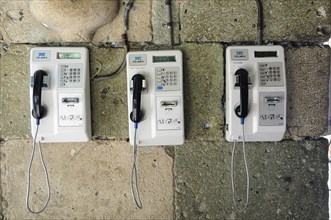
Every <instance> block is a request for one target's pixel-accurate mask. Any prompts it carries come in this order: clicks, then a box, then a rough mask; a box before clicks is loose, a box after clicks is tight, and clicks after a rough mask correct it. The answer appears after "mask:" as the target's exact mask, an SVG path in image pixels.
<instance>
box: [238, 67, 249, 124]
mask: <svg viewBox="0 0 331 220" xmlns="http://www.w3.org/2000/svg"><path fill="white" fill-rule="evenodd" d="M235 75H236V76H238V82H237V83H236V86H237V85H239V87H240V105H239V106H237V107H236V109H235V113H236V115H237V116H238V117H239V118H242V119H244V118H246V116H247V115H248V72H247V70H245V69H238V70H237V71H236V73H235Z"/></svg>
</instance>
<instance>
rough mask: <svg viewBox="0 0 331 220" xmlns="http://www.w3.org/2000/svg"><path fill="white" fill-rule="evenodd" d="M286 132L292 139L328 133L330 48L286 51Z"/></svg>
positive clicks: (290, 49) (291, 49)
mask: <svg viewBox="0 0 331 220" xmlns="http://www.w3.org/2000/svg"><path fill="white" fill-rule="evenodd" d="M285 53H286V54H285V56H286V78H287V92H288V93H287V94H288V97H287V98H288V100H287V133H286V137H287V138H291V139H296V138H298V137H305V136H311V137H314V136H321V135H325V134H327V131H328V108H329V105H328V96H329V92H328V91H329V74H330V56H331V54H330V49H329V48H320V47H299V48H298V47H297V48H287V49H286V52H285Z"/></svg>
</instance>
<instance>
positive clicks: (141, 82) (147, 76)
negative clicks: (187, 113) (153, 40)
mask: <svg viewBox="0 0 331 220" xmlns="http://www.w3.org/2000/svg"><path fill="white" fill-rule="evenodd" d="M126 60H127V62H126V63H127V94H128V118H129V137H130V143H131V145H132V146H133V163H132V169H131V178H130V185H131V192H132V195H133V198H134V201H135V203H136V206H137V207H138V208H142V202H141V200H140V196H139V190H138V183H137V181H138V177H137V176H138V175H137V167H136V158H137V146H153V145H180V144H183V143H184V101H183V61H182V60H183V58H182V52H181V51H179V50H168V51H139V52H129V53H128V54H127V57H126ZM138 127H139V129H138ZM134 182H135V183H134ZM134 185H135V187H134Z"/></svg>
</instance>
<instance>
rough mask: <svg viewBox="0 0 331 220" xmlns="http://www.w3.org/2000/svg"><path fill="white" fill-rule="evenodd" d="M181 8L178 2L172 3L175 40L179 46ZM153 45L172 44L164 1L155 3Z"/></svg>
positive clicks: (173, 1)
mask: <svg viewBox="0 0 331 220" xmlns="http://www.w3.org/2000/svg"><path fill="white" fill-rule="evenodd" d="M179 6H180V2H179V1H178V0H172V1H171V10H172V22H173V39H174V43H175V44H179V27H180V20H179V11H180V9H179ZM152 11H153V17H152V24H153V43H155V44H168V45H169V44H170V41H169V33H168V28H167V25H166V23H167V14H166V9H165V2H164V1H153V7H152Z"/></svg>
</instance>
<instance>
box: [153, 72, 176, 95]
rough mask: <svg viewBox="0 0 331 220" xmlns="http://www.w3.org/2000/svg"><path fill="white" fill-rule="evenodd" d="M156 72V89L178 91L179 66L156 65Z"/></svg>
mask: <svg viewBox="0 0 331 220" xmlns="http://www.w3.org/2000/svg"><path fill="white" fill-rule="evenodd" d="M155 72H156V77H155V79H156V83H155V84H156V90H157V91H178V90H180V84H179V77H178V75H179V68H178V67H157V68H155Z"/></svg>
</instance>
